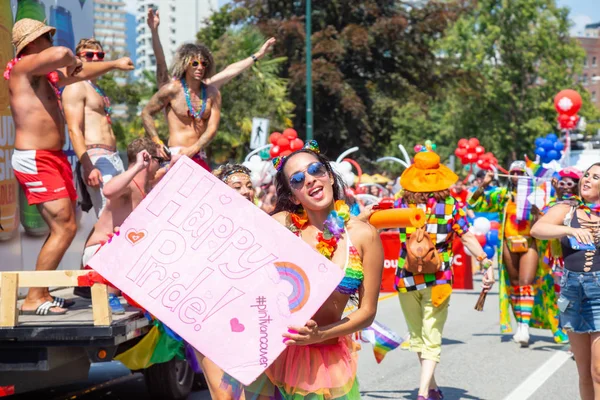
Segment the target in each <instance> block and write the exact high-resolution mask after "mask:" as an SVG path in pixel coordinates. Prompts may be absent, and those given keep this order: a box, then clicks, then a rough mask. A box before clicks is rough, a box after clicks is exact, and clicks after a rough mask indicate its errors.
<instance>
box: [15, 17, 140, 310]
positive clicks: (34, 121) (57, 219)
mask: <svg viewBox="0 0 600 400" xmlns="http://www.w3.org/2000/svg"><path fill="white" fill-rule="evenodd" d="M55 31H56V29H55V28H53V27H50V26H46V25H45V24H44V23H42V22H39V21H36V20H32V19H29V18H24V19H21V20H19V21H17V22H16V23H15V25H14V26H13V31H12V41H13V45H14V46H15V48H16V55H17V59H15V60H13V61H12V62H11V63H9V65H8V67H7V72H6V75H8V87H9V93H10V107H11V111H12V115H13V119H14V123H15V128H16V139H15V151H14V153H13V157H12V167H13V169H14V171H15V176H16V178H17V180H18V181H19V184H20V185H21V188H22V189H23V191H24V193H25V196H26V197H27V201H28V202H29V204H30V205H31V204H35V205H36V206H37V208H38V210H39V211H40V214H41V216H42V218H43V219H44V221H45V222H46V223H47V224H48V227H49V228H50V234H49V236H48V239H47V240H46V242H45V243H44V245H43V246H42V249H41V250H40V253H39V255H38V259H37V262H36V267H35V269H36V271H50V270H55V269H56V268H57V267H58V264H59V262H60V260H61V259H62V257H63V255H64V254H65V252H66V250H67V248H68V247H69V245H70V244H71V241H72V240H73V237H74V236H75V232H76V230H77V227H76V224H75V209H74V202H75V200H76V199H77V195H76V193H75V187H74V186H73V174H72V171H71V165H70V164H69V161H68V160H67V157H66V156H65V154H64V153H63V151H62V147H63V145H64V143H65V137H64V126H65V124H64V120H63V116H62V113H61V105H60V98H59V94H58V87H60V86H65V85H69V84H72V83H75V82H79V81H82V80H86V79H93V78H95V77H97V76H99V75H101V74H103V73H106V72H108V71H110V70H113V69H121V70H131V69H133V63H132V62H131V60H130V59H129V58H122V59H119V60H116V61H111V62H107V63H95V64H92V63H89V65H87V64H86V65H85V67H83V66H82V63H81V61H80V60H79V59H78V58H77V57H75V55H74V54H73V52H72V51H71V50H69V49H68V48H66V47H60V46H54V47H53V46H52V35H53V34H54V32H55ZM65 305H67V304H65V302H64V300H63V299H59V298H53V297H52V296H51V295H50V292H49V291H48V288H41V287H40V288H30V289H29V292H28V294H27V298H26V299H25V302H24V303H23V305H22V307H21V313H23V314H38V315H48V314H54V315H56V314H64V313H65V312H66V310H65V309H64V308H63V306H65Z"/></svg>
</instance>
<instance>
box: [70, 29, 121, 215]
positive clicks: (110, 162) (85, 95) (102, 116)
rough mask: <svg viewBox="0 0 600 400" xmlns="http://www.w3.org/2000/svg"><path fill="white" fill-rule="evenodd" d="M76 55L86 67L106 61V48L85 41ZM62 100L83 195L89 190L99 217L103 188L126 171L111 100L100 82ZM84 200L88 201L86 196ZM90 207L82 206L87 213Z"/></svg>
mask: <svg viewBox="0 0 600 400" xmlns="http://www.w3.org/2000/svg"><path fill="white" fill-rule="evenodd" d="M75 54H76V56H77V57H78V58H79V60H81V62H82V63H84V64H88V63H99V62H102V61H104V57H105V53H104V50H103V48H102V45H101V44H100V42H98V41H97V40H95V39H81V40H80V41H79V43H78V44H77V47H76V48H75ZM62 99H63V104H64V109H65V117H66V119H67V124H68V126H69V136H70V138H71V142H72V143H73V149H74V150H75V153H76V154H77V158H78V159H79V164H78V167H77V176H78V180H79V182H80V183H83V185H82V184H80V185H79V188H80V192H82V193H83V192H84V191H86V189H87V193H89V200H90V201H91V206H93V207H94V211H95V212H96V216H97V217H99V216H100V214H101V213H102V210H103V209H104V207H105V206H106V197H104V195H103V194H102V187H103V186H104V185H105V184H106V183H108V181H110V180H111V179H112V178H113V177H115V176H117V175H119V174H120V173H122V172H123V171H124V166H123V162H122V161H121V158H120V157H119V153H118V152H117V140H116V138H115V134H114V132H113V129H112V124H111V122H112V121H111V116H110V113H111V111H112V109H111V106H110V100H109V99H108V97H106V95H105V94H104V92H103V91H102V88H100V87H99V86H98V84H97V82H96V79H90V80H87V81H83V82H79V83H76V84H74V85H70V86H69V87H67V88H65V90H64V91H63V96H62ZM86 187H87V188H86ZM81 197H82V198H83V199H86V196H85V193H83V196H81ZM89 207H90V205H89V204H88V205H87V207H86V205H85V203H84V204H82V208H83V209H84V210H87V209H89Z"/></svg>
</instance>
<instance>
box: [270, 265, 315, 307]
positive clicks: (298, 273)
mask: <svg viewBox="0 0 600 400" xmlns="http://www.w3.org/2000/svg"><path fill="white" fill-rule="evenodd" d="M275 269H277V273H278V274H279V277H280V278H281V279H282V280H284V281H286V282H289V283H290V284H291V285H292V288H293V290H292V293H290V295H289V296H288V303H289V306H290V312H291V313H295V312H297V311H299V310H300V309H302V307H304V305H305V304H306V302H307V301H308V296H309V295H310V283H309V282H308V277H307V276H306V273H305V272H304V271H303V270H302V269H301V268H300V267H298V266H297V265H295V264H292V263H289V262H276V263H275Z"/></svg>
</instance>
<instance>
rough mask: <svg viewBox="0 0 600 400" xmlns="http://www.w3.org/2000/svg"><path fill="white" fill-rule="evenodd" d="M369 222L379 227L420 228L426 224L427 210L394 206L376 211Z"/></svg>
mask: <svg viewBox="0 0 600 400" xmlns="http://www.w3.org/2000/svg"><path fill="white" fill-rule="evenodd" d="M369 222H370V223H371V225H373V226H374V227H375V228H377V229H392V228H407V227H409V226H414V227H415V228H420V227H422V226H423V225H425V212H424V211H423V210H421V209H420V208H394V209H391V210H381V211H375V212H374V213H373V214H371V218H369Z"/></svg>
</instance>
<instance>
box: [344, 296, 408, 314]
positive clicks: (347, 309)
mask: <svg viewBox="0 0 600 400" xmlns="http://www.w3.org/2000/svg"><path fill="white" fill-rule="evenodd" d="M396 296H398V293H396V292H394V293H389V294H386V295H384V296H381V297H380V298H379V299H378V300H377V302H378V303H379V302H381V301H384V300H387V299H391V298H392V297H396ZM355 308H356V305H354V304H352V305H350V306H348V307H346V309H345V310H344V312H348V311H352V310H354V309H355Z"/></svg>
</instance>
